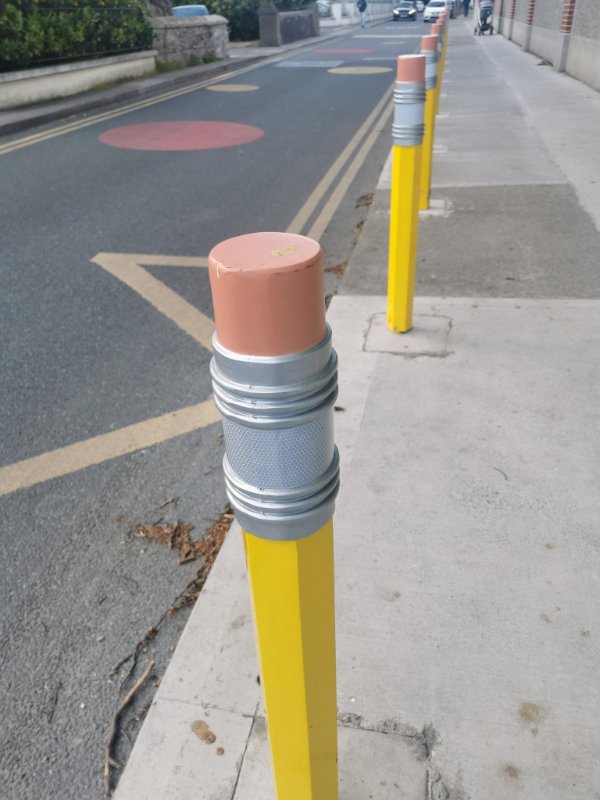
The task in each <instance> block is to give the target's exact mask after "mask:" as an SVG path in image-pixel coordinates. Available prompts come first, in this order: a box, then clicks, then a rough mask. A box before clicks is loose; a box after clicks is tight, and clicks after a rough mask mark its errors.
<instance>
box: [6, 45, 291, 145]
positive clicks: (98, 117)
mask: <svg viewBox="0 0 600 800" xmlns="http://www.w3.org/2000/svg"><path fill="white" fill-rule="evenodd" d="M274 60H279V59H267V60H266V61H262V62H261V63H260V64H251V65H250V66H248V67H242V68H240V69H237V70H233V71H231V72H226V73H224V74H221V75H216V76H215V77H214V78H207V79H206V80H203V81H198V82H197V83H192V84H191V85H190V86H184V87H182V88H181V89H173V90H172V91H170V92H163V94H159V95H157V96H156V97H151V98H148V100H140V101H138V102H137V103H130V104H129V105H127V106H123V107H122V108H119V109H115V110H114V111H106V112H104V113H102V114H94V115H93V116H91V117H86V118H85V119H80V120H76V121H74V122H68V123H67V124H66V125H59V126H58V127H56V128H52V129H51V130H47V131H40V133H34V134H32V135H31V136H25V137H23V138H21V139H14V140H13V141H11V142H6V144H3V145H0V156H2V155H5V154H6V153H13V152H14V151H15V150H21V149H22V148H23V147H31V145H34V144H39V142H45V141H47V140H48V139H54V138H56V137H57V136H63V135H64V134H65V133H71V132H72V131H77V130H80V129H81V128H88V127H89V126H90V125H96V124H97V123H99V122H104V121H105V120H107V119H114V117H121V116H123V115H124V114H129V113H131V112H132V111H137V110H138V109H140V108H147V107H148V106H154V105H157V104H158V103H164V102H165V100H171V99H173V98H174V97H180V96H181V95H184V94H189V93H190V92H196V91H198V89H204V88H205V87H206V86H211V85H212V84H213V83H220V82H221V81H224V80H228V79H229V78H233V77H235V76H236V75H243V74H244V73H245V72H250V70H253V69H257V67H259V66H262V65H263V64H265V63H269V62H271V61H274Z"/></svg>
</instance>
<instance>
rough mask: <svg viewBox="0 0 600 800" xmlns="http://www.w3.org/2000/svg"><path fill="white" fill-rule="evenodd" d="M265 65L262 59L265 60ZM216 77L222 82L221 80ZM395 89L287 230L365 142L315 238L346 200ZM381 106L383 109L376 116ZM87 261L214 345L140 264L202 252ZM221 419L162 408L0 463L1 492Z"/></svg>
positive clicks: (182, 303)
mask: <svg viewBox="0 0 600 800" xmlns="http://www.w3.org/2000/svg"><path fill="white" fill-rule="evenodd" d="M275 60H278V59H270V60H269V61H275ZM262 63H263V64H264V63H266V62H262ZM253 68H255V67H247V68H245V69H243V70H239V71H238V72H236V73H228V74H227V75H226V76H225V77H226V78H229V77H232V75H233V74H241V73H242V72H247V71H249V70H250V69H253ZM215 80H223V78H219V79H215ZM213 82H214V81H213ZM207 83H208V81H205V82H202V83H201V84H196V85H194V86H191V87H186V88H185V89H182V90H178V91H176V92H169V93H167V94H166V95H162V96H161V97H159V98H154V99H152V100H150V101H144V102H142V103H136V104H134V105H133V106H128V107H127V108H124V109H120V110H119V111H115V112H108V113H106V114H100V115H96V116H95V117H94V118H90V119H87V120H84V121H81V122H79V123H73V124H69V125H64V126H61V127H60V128H56V129H53V130H52V131H48V132H46V133H43V134H37V135H34V136H30V137H26V139H21V140H17V141H16V142H12V143H10V144H9V145H5V146H4V148H2V147H0V155H1V154H2V153H3V152H9V150H8V149H7V148H8V147H12V149H19V148H20V147H27V146H29V145H33V144H36V143H37V142H38V141H43V140H44V139H48V138H53V137H54V136H60V135H61V134H63V133H69V132H70V131H71V130H76V129H77V128H80V127H87V126H88V125H93V124H95V123H96V122H100V121H102V120H104V119H109V118H112V117H114V116H120V115H122V114H126V113H128V112H129V111H131V110H135V109H136V108H140V107H144V106H147V105H153V104H155V103H159V102H163V101H164V100H167V99H169V98H170V97H173V96H178V95H180V94H185V93H188V92H191V91H195V90H197V89H198V88H202V87H203V86H204V85H206V84H207ZM392 90H393V84H392V85H391V86H390V87H389V88H388V89H387V90H386V91H385V93H384V94H383V96H382V97H381V99H380V100H379V102H378V103H377V105H376V106H375V108H374V109H373V110H372V112H371V113H370V114H369V116H368V117H367V119H366V120H365V121H364V123H363V124H362V125H361V127H360V128H359V130H358V131H357V132H356V133H355V135H354V136H353V137H352V139H351V141H350V142H349V143H348V145H347V146H346V147H345V148H344V150H343V151H342V153H341V154H340V155H339V156H338V158H337V159H336V160H335V162H334V163H333V164H332V166H331V167H330V168H329V170H328V171H327V172H326V173H325V175H324V176H323V178H322V179H321V180H320V181H319V183H318V185H317V186H316V187H315V189H314V191H313V192H312V193H311V194H310V196H309V197H308V199H307V200H306V202H305V203H304V205H303V206H302V208H301V209H300V210H299V212H298V213H297V214H296V216H295V217H294V219H293V220H292V222H291V223H290V225H289V227H288V231H289V232H297V233H299V232H301V231H302V230H303V228H304V227H305V225H306V223H307V222H308V220H309V218H310V216H311V215H312V214H313V213H314V211H315V209H316V208H317V207H318V205H319V204H320V203H321V202H322V200H323V198H324V197H325V195H326V194H327V192H328V191H329V190H330V189H331V186H332V185H333V184H334V182H335V181H336V179H337V178H338V176H339V174H340V173H341V172H342V170H343V169H344V167H345V166H346V164H347V162H348V161H349V159H350V158H351V157H352V154H353V153H354V152H355V150H356V148H357V147H359V146H360V145H361V142H363V144H362V147H360V150H359V152H358V154H357V156H356V158H355V159H354V161H353V162H352V163H351V164H350V167H349V169H348V171H347V173H346V174H345V175H344V178H343V180H342V181H341V182H340V183H339V185H338V186H337V188H336V190H335V191H334V192H333V194H332V195H331V197H330V199H329V201H328V202H327V204H326V205H325V207H324V208H323V210H322V211H321V213H320V214H319V216H318V217H317V219H316V220H315V222H314V224H313V226H312V228H311V230H310V231H309V235H310V236H313V238H319V236H320V235H321V233H322V231H323V230H324V229H325V228H326V226H327V224H328V223H329V221H330V220H331V217H332V216H333V214H334V213H335V210H336V209H337V207H338V206H339V204H340V202H341V200H342V199H343V196H344V193H345V191H346V190H347V188H348V187H349V185H350V183H351V182H352V180H353V179H354V177H355V176H356V173H357V172H358V169H359V168H360V166H361V165H362V163H363V162H364V160H365V158H366V156H367V154H368V152H369V150H370V148H371V147H372V145H373V142H374V141H375V137H376V135H377V133H378V132H379V130H378V128H379V126H380V124H381V123H382V122H383V121H384V120H385V119H386V118H387V117H388V116H389V114H391V111H392V107H391V106H390V105H386V104H389V100H390V98H391V94H392ZM382 108H383V114H381V111H382ZM378 115H379V116H378ZM372 126H374V129H373V130H372V131H371V133H370V135H369V136H367V138H366V139H364V137H365V135H366V134H367V133H368V132H369V130H370V129H371V127H372ZM363 140H364V141H363ZM92 261H93V262H94V263H95V264H97V265H98V266H99V267H101V268H102V269H104V270H106V271H107V272H109V273H110V274H111V275H113V276H114V277H116V278H118V279H119V280H120V281H121V282H122V283H124V284H126V285H127V286H129V287H130V288H131V289H133V290H134V291H136V292H137V293H138V294H139V295H140V296H141V297H143V298H144V299H145V300H146V301H147V302H149V303H150V304H151V305H152V306H154V308H156V309H157V310H158V311H160V313H162V314H164V315H165V316H166V317H168V318H169V319H170V320H172V321H173V322H174V323H175V324H176V325H177V326H178V327H179V328H180V329H181V330H182V331H184V332H185V333H186V334H188V335H189V336H191V337H192V338H193V339H194V340H195V341H197V342H198V343H199V344H200V345H202V347H205V348H206V349H207V350H211V349H212V341H211V339H212V332H213V329H214V323H213V321H212V320H211V319H210V318H208V317H207V316H206V315H204V314H203V313H202V312H201V311H199V310H198V309H197V308H196V307H195V306H193V305H192V304H191V303H189V302H188V301H187V300H185V298H183V297H181V295H179V294H177V292H174V291H173V290H172V289H170V288H169V287H168V286H166V285H165V284H164V283H163V282H162V281H160V280H158V279H157V278H155V277H154V276H153V275H151V274H150V273H149V272H148V270H147V269H145V268H144V267H148V266H161V267H169V266H172V267H190V268H196V269H198V268H206V267H207V266H208V259H207V258H205V257H186V256H166V255H146V254H135V253H98V254H97V255H96V256H95V257H94V258H93V259H92ZM219 418H220V417H219V415H218V413H217V411H216V409H215V407H214V405H213V403H212V400H207V401H205V402H204V403H200V404H198V405H194V406H190V407H188V408H185V409H181V410H180V411H176V412H173V413H170V414H164V415H161V416H158V417H155V418H154V419H149V420H145V421H143V422H140V423H137V424H134V425H129V426H126V427H124V428H121V429H119V430H116V431H112V432H110V433H106V434H101V435H99V436H96V437H93V438H91V439H86V440H84V441H81V442H76V443H74V444H72V445H67V446H66V447H62V448H58V449H56V450H52V451H49V452H47V453H42V454H40V455H38V456H34V457H32V458H28V459H25V460H22V461H18V462H15V463H14V464H9V465H7V466H5V467H0V496H2V495H4V494H9V493H11V492H15V491H18V490H19V489H25V488H27V487H30V486H33V485H35V484H37V483H41V482H44V481H47V480H50V479H52V478H55V477H61V476H64V475H67V474H70V473H72V472H76V471H79V470H81V469H85V468H86V467H89V466H93V465H96V464H100V463H102V462H103V461H107V460H110V459H113V458H117V457H119V456H122V455H127V454H129V453H132V452H134V451H136V450H140V449H142V448H144V447H149V446H151V445H153V444H157V443H159V442H162V441H166V440H167V439H169V438H172V437H175V436H180V435H182V434H184V433H187V432H189V431H192V430H196V429H197V428H201V427H204V426H206V425H210V424H212V423H213V422H216V421H217V420H218V419H219Z"/></svg>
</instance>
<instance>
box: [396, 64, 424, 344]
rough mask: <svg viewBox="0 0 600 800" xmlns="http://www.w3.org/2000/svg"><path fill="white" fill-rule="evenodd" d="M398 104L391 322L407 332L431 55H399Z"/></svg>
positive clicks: (401, 331)
mask: <svg viewBox="0 0 600 800" xmlns="http://www.w3.org/2000/svg"><path fill="white" fill-rule="evenodd" d="M394 103H395V104H396V105H395V111H394V123H393V125H392V136H393V139H394V146H393V153H392V191H391V202H390V245H389V246H390V249H389V262H388V297H387V323H388V327H389V328H390V330H391V331H393V332H394V333H406V331H409V330H410V329H411V328H412V313H413V299H414V289H415V270H416V260H417V237H418V225H419V187H420V176H421V157H422V145H423V133H424V128H425V125H424V115H425V56H422V55H411V56H399V57H398V70H397V80H396V86H395V89H394Z"/></svg>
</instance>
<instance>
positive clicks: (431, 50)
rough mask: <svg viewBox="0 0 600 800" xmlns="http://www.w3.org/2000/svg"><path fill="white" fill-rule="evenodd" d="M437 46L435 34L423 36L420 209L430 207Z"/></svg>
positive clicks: (423, 209) (424, 209)
mask: <svg viewBox="0 0 600 800" xmlns="http://www.w3.org/2000/svg"><path fill="white" fill-rule="evenodd" d="M437 48H438V37H437V36H436V35H435V34H432V35H431V36H423V37H422V38H421V54H422V55H424V56H425V90H426V99H425V135H424V138H423V158H422V162H421V183H420V191H419V211H426V210H427V209H428V208H429V196H430V194H431V169H432V163H433V144H434V138H435V112H436V101H437Z"/></svg>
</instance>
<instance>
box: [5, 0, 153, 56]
mask: <svg viewBox="0 0 600 800" xmlns="http://www.w3.org/2000/svg"><path fill="white" fill-rule="evenodd" d="M153 40H154V31H153V28H152V26H151V24H150V21H149V18H148V14H147V11H146V7H145V5H144V3H143V1H142V0H93V1H92V0H12V2H11V0H8V2H7V1H6V0H0V70H9V69H21V68H24V67H30V66H41V65H43V64H48V63H52V62H57V61H60V62H62V61H68V60H73V59H80V58H94V57H98V56H101V55H114V54H117V53H119V52H129V51H133V50H145V49H148V48H150V47H152V43H153Z"/></svg>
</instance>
